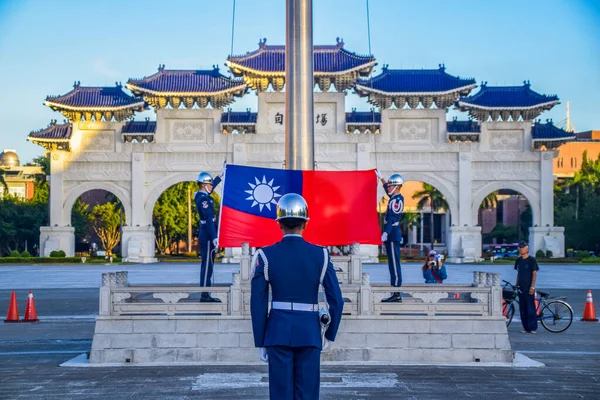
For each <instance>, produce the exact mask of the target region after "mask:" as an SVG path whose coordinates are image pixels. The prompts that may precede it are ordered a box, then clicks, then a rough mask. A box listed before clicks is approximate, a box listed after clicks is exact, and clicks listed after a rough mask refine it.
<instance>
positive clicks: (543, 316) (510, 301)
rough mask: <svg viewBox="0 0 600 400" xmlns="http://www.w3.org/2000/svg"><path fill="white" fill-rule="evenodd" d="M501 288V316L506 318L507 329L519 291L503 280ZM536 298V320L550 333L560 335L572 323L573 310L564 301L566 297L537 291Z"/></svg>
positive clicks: (513, 313) (517, 300)
mask: <svg viewBox="0 0 600 400" xmlns="http://www.w3.org/2000/svg"><path fill="white" fill-rule="evenodd" d="M502 282H504V286H503V287H502V299H503V300H504V302H503V304H502V315H504V317H505V318H506V326H507V327H508V326H509V325H510V323H511V322H512V319H513V317H514V315H515V304H514V303H515V302H517V303H518V302H519V299H518V297H517V294H518V293H520V289H519V288H517V287H516V286H515V285H513V284H512V283H510V282H508V281H505V280H503V281H502ZM536 293H537V294H538V296H536V298H535V300H536V311H537V320H538V321H539V322H540V323H541V324H542V326H543V327H544V329H546V330H547V331H548V332H552V333H560V332H564V331H566V330H567V329H568V328H569V327H570V326H571V324H572V323H573V309H572V308H571V306H570V305H569V303H567V302H566V301H565V299H566V297H564V296H562V297H551V296H550V294H549V293H547V292H542V291H539V290H538V291H537V292H536Z"/></svg>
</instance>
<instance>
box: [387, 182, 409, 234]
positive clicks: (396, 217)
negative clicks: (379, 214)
mask: <svg viewBox="0 0 600 400" xmlns="http://www.w3.org/2000/svg"><path fill="white" fill-rule="evenodd" d="M383 188H384V190H385V192H386V193H387V189H388V185H387V183H384V184H383ZM402 211H404V197H403V196H402V195H401V194H400V193H396V194H395V195H393V196H392V197H390V201H389V203H388V207H387V210H386V211H385V224H384V226H383V231H384V232H386V233H387V234H388V241H390V242H402V233H401V232H400V218H401V217H402Z"/></svg>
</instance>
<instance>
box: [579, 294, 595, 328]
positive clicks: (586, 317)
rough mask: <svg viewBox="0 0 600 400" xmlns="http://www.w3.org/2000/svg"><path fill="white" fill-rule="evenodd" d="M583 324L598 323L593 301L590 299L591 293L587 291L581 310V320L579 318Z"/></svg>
mask: <svg viewBox="0 0 600 400" xmlns="http://www.w3.org/2000/svg"><path fill="white" fill-rule="evenodd" d="M581 320H582V321H584V322H598V318H596V310H595V309H594V299H592V291H591V290H588V292H587V296H586V298H585V308H584V309H583V318H581Z"/></svg>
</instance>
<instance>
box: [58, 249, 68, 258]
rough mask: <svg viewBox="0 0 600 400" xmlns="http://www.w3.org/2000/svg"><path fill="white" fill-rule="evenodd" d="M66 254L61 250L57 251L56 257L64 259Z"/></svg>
mask: <svg viewBox="0 0 600 400" xmlns="http://www.w3.org/2000/svg"><path fill="white" fill-rule="evenodd" d="M66 256H67V253H65V252H64V251H63V250H59V251H58V256H57V257H66Z"/></svg>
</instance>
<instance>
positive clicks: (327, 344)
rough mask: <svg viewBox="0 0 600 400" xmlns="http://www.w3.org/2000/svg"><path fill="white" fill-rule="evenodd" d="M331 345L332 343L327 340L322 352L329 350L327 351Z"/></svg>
mask: <svg viewBox="0 0 600 400" xmlns="http://www.w3.org/2000/svg"><path fill="white" fill-rule="evenodd" d="M330 343H331V342H330V341H329V340H327V339H325V343H324V344H323V350H322V351H325V350H327V349H328V348H329V344H330Z"/></svg>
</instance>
